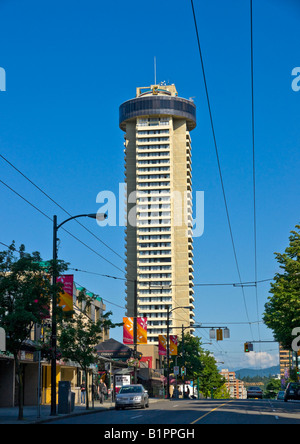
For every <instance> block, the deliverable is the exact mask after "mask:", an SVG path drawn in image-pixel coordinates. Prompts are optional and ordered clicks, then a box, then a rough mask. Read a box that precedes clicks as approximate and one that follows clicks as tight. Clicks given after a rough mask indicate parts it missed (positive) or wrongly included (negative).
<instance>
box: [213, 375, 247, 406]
mask: <svg viewBox="0 0 300 444" xmlns="http://www.w3.org/2000/svg"><path fill="white" fill-rule="evenodd" d="M220 374H221V375H222V376H223V377H224V378H225V379H226V383H225V384H226V387H227V390H228V392H229V394H230V398H234V399H247V390H246V388H245V385H244V382H243V381H240V380H239V379H237V378H236V375H235V372H230V371H229V370H228V369H223V370H222V371H221V372H220Z"/></svg>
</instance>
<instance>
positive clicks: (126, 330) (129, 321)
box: [123, 318, 133, 345]
mask: <svg viewBox="0 0 300 444" xmlns="http://www.w3.org/2000/svg"><path fill="white" fill-rule="evenodd" d="M123 344H126V345H133V318H123Z"/></svg>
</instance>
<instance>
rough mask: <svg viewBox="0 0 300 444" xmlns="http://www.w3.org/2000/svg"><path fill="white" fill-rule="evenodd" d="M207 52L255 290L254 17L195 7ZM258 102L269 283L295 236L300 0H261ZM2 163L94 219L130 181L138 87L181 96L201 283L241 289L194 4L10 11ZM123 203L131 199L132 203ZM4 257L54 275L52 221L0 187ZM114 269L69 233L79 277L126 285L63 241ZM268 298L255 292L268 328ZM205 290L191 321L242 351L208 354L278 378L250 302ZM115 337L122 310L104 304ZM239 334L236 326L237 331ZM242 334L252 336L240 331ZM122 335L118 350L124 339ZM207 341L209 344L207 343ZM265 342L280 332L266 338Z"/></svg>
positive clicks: (3, 172) (227, 8)
mask: <svg viewBox="0 0 300 444" xmlns="http://www.w3.org/2000/svg"><path fill="white" fill-rule="evenodd" d="M194 3H195V11H196V16H197V21H198V28H199V35H200V41H201V46H202V51H203V57H204V63H205V69H206V76H207V83H208V89H209V95H210V100H211V106H212V113H213V118H214V124H215V131H216V137H217V142H218V148H219V155H220V161H221V168H222V172H223V179H224V185H225V190H226V195H227V200H228V207H229V213H230V218H231V223H232V230H233V236H234V240H235V245H236V250H237V257H238V261H239V266H240V270H241V276H242V280H243V281H253V280H254V242H253V182H252V139H251V83H250V15H249V14H250V8H249V4H250V2H249V1H248V0H247V1H246V0H239V1H237V0H228V1H227V2H224V1H222V0H212V1H210V2H204V1H201V0H195V2H194ZM253 8H254V16H253V18H254V87H255V128H256V139H255V143H256V186H257V188H256V190H257V261H258V262H257V263H258V279H259V280H261V279H268V278H272V277H273V276H274V274H275V273H276V272H277V271H278V266H277V263H276V261H275V258H274V252H275V251H278V252H282V251H283V250H284V249H285V248H286V246H287V244H288V237H289V232H290V230H292V229H293V227H294V226H295V225H296V223H298V222H299V191H300V190H299V166H300V165H299V145H300V133H299V117H300V107H299V104H300V91H299V92H295V91H293V90H292V88H291V84H292V80H293V78H292V76H291V72H292V69H293V68H295V67H298V66H300V58H299V47H298V41H299V38H298V29H299V17H300V7H299V5H298V4H297V2H296V1H294V0H272V1H271V0H260V1H258V0H254V1H253ZM0 42H1V45H0V67H3V68H4V69H5V71H6V80H7V82H6V92H3V91H2V92H1V91H0V153H1V154H2V155H3V156H4V157H6V158H7V159H8V160H9V161H10V162H11V163H13V164H14V165H15V166H16V167H17V168H19V169H20V170H21V171H22V172H23V173H24V174H25V175H27V176H28V177H29V178H30V179H31V180H32V181H33V182H34V183H36V184H37V185H38V186H39V187H41V188H42V189H43V190H44V191H45V192H46V193H48V194H49V195H50V196H51V197H52V198H53V199H54V200H55V201H57V202H58V203H59V204H60V205H61V206H62V207H63V208H65V209H66V210H67V211H69V212H70V213H71V214H74V215H75V214H80V213H85V212H88V213H90V212H96V211H97V210H98V209H99V204H97V203H96V196H97V194H98V193H99V192H100V191H103V190H109V191H112V192H114V193H115V194H116V195H117V194H118V190H119V183H122V182H123V181H124V153H123V133H122V131H121V130H120V129H119V126H118V112H119V105H120V104H121V103H122V102H124V101H126V100H128V99H130V98H133V97H134V96H135V88H136V87H137V86H148V85H150V84H153V83H154V69H153V65H154V63H153V60H154V57H156V58H157V79H158V81H167V82H170V83H175V84H176V87H177V90H178V92H179V95H180V96H181V97H185V98H189V97H194V101H195V103H196V106H197V121H198V122H197V123H198V124H197V128H196V129H195V130H194V131H193V132H192V134H191V136H192V148H193V189H194V191H204V193H205V231H204V234H203V236H202V237H199V238H195V240H194V255H195V257H194V262H195V266H194V268H195V272H194V276H195V283H196V284H197V283H232V282H238V281H239V278H238V274H237V269H236V265H235V261H234V256H233V249H232V245H231V240H230V235H229V229H228V224H227V220H226V213H225V207H224V201H223V197H222V190H221V185H220V178H219V174H218V169H217V161H216V155H215V151H214V145H213V139H212V132H211V127H210V121H209V115H208V108H207V101H206V96H205V90H204V84H203V77H202V72H201V66H200V59H199V53H198V47H197V40H196V34H195V28H194V23H193V16H192V10H191V4H190V1H188V0H186V1H184V0H172V1H171V0H163V1H160V2H156V1H147V2H140V1H136V0H132V1H130V2H121V1H119V0H117V1H116V2H99V1H96V0H85V1H84V2H83V1H81V0H77V1H76V2H73V1H72V2H71V1H70V0H63V1H60V2H58V1H57V0H52V1H51V2H50V1H43V2H40V1H38V0H28V1H27V2H24V1H21V0H10V1H8V0H0ZM0 178H1V180H3V181H4V182H6V183H7V184H8V185H9V186H10V187H12V188H13V189H15V190H16V191H17V192H18V193H20V194H21V195H22V196H23V197H25V198H26V199H28V200H29V201H30V202H32V204H34V205H36V206H37V207H38V208H39V209H40V210H41V211H43V212H44V213H45V214H47V215H48V216H49V217H52V216H53V215H54V214H57V215H58V219H59V221H62V220H64V219H65V218H66V217H67V216H66V214H65V213H64V212H63V211H62V210H60V209H59V208H57V207H56V206H55V205H54V204H53V203H52V202H51V201H50V200H48V199H47V198H46V197H45V196H44V195H42V194H41V193H40V192H39V191H38V190H37V189H35V188H34V187H33V186H32V185H31V184H30V183H28V182H27V181H26V180H25V179H24V178H23V177H22V176H20V175H19V174H18V173H17V172H16V171H15V170H13V169H12V168H11V167H10V166H9V165H8V164H7V163H5V162H4V161H3V160H2V159H0ZM121 198H122V199H123V196H122V197H121ZM0 200H1V209H2V211H1V218H0V233H1V235H0V242H4V243H7V244H8V243H10V242H11V241H12V240H15V241H16V244H17V245H20V244H21V243H24V244H25V245H26V248H27V250H28V251H35V250H38V251H40V252H41V255H42V257H43V258H44V259H48V258H50V257H51V255H52V225H51V222H50V220H48V219H47V218H45V217H44V216H43V215H41V214H40V213H39V212H37V211H36V210H34V209H33V208H32V207H30V206H29V205H28V204H27V203H26V202H24V201H23V200H22V199H21V198H19V197H18V196H16V195H15V194H14V193H13V192H11V191H10V190H9V189H7V188H6V187H5V186H4V185H3V184H1V183H0ZM81 222H83V223H84V224H85V225H86V226H87V227H88V228H89V229H90V230H92V231H93V232H94V233H95V234H96V235H97V236H98V237H99V238H100V239H101V240H103V242H105V243H106V244H108V245H109V246H110V247H111V248H112V249H114V250H115V251H117V252H118V254H119V255H121V256H122V257H123V258H124V257H125V256H124V252H125V247H124V229H123V228H122V227H106V228H99V227H98V226H97V225H96V224H95V223H94V222H93V221H92V220H82V221H81ZM66 228H67V229H68V230H70V231H71V232H72V233H73V234H74V235H76V236H77V237H78V238H80V239H81V240H82V241H83V242H85V243H86V244H87V245H89V246H90V247H91V248H93V249H94V250H95V251H97V252H99V254H101V255H102V256H104V257H105V258H106V259H107V260H108V261H110V262H112V263H113V264H115V265H116V267H117V268H115V267H113V265H111V264H110V263H108V262H106V261H105V260H103V259H101V258H100V257H99V256H98V255H96V254H95V253H93V252H91V251H90V250H89V249H87V248H86V247H84V246H83V245H82V244H80V243H78V242H77V241H76V240H74V239H72V238H71V237H70V236H69V235H68V234H66V233H64V232H60V240H61V242H60V247H59V256H60V258H63V259H65V260H66V261H68V262H70V263H71V266H72V267H73V268H78V269H81V270H86V271H92V272H96V273H102V274H107V275H113V276H118V277H121V278H122V277H124V274H123V273H122V272H121V271H120V270H119V269H121V270H124V265H125V264H124V260H123V259H121V258H120V257H119V256H117V255H115V254H114V253H113V252H112V251H111V250H109V249H108V248H106V247H105V246H104V245H103V244H102V243H100V242H99V241H98V240H96V239H95V238H94V237H92V236H91V235H90V234H88V233H87V232H86V231H85V230H83V229H82V228H81V227H79V226H78V225H77V224H76V223H75V222H71V223H70V224H69V225H68V226H66ZM75 281H76V282H78V283H79V284H81V285H83V286H86V287H87V288H88V289H89V290H90V291H92V292H95V293H97V294H99V295H101V296H102V297H103V298H105V299H106V300H108V301H110V302H112V303H114V304H117V305H120V306H124V305H125V299H124V297H125V292H124V290H125V285H124V282H123V281H121V280H112V279H108V278H104V277H100V276H95V275H91V274H87V273H79V272H78V273H75ZM269 288H270V287H269V283H265V284H261V285H259V287H258V304H259V316H260V319H261V315H262V312H263V307H264V304H265V302H266V300H267V297H268V291H269ZM245 300H246V306H247V311H248V316H247V314H246V309H245V304H244V298H243V294H242V291H241V289H240V288H235V287H233V286H231V287H229V286H228V287H227V286H226V287H195V307H196V309H195V314H196V316H195V320H196V321H197V322H199V323H203V324H206V325H208V324H210V323H213V324H218V323H219V324H220V325H222V326H223V325H228V327H230V329H231V339H230V340H226V341H224V342H222V343H219V344H217V343H214V344H213V345H212V346H208V348H209V349H210V350H211V351H213V352H214V353H215V356H216V357H217V359H218V360H219V361H223V362H224V363H225V364H224V365H223V367H226V368H228V367H229V368H238V367H247V366H256V367H260V366H261V367H262V366H268V365H269V364H270V365H273V364H274V363H275V364H276V362H277V358H278V348H277V344H275V343H266V344H262V345H260V346H259V345H256V346H255V350H256V353H255V354H251V356H245V355H244V353H243V343H244V342H245V341H246V340H251V339H255V340H257V339H258V329H257V325H256V324H253V325H252V330H251V329H250V327H249V324H246V323H247V322H248V320H249V319H250V321H251V322H255V321H257V308H256V296H255V290H254V288H246V289H245ZM107 308H108V309H111V310H112V311H113V313H114V315H113V319H114V320H115V321H116V322H118V321H120V319H121V318H122V316H123V315H124V309H122V308H120V307H116V306H114V305H111V304H110V303H107ZM235 323H241V324H235ZM244 323H245V324H244ZM111 335H112V336H113V337H115V338H116V339H118V340H122V332H121V329H117V330H115V331H114V332H111ZM199 335H200V336H203V338H204V342H207V337H208V330H200V331H199ZM260 335H261V338H262V339H266V340H270V339H272V332H271V331H270V330H268V329H266V327H264V326H263V325H261V326H260Z"/></svg>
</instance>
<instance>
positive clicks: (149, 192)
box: [120, 84, 196, 345]
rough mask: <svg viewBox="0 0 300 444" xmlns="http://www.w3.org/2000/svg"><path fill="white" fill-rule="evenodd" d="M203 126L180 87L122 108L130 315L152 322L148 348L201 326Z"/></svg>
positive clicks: (155, 89)
mask: <svg viewBox="0 0 300 444" xmlns="http://www.w3.org/2000/svg"><path fill="white" fill-rule="evenodd" d="M195 127H196V107H195V104H194V103H193V101H192V100H187V99H183V98H180V97H178V93H177V91H176V88H175V85H162V84H161V85H152V86H151V87H145V88H137V90H136V97H135V98H134V99H131V100H128V101H127V102H125V103H123V104H122V105H121V106H120V128H121V129H122V130H123V131H124V132H125V136H124V137H125V142H124V146H125V150H124V152H125V176H126V179H125V181H126V184H127V196H126V198H127V199H126V202H127V219H128V221H127V228H126V265H127V266H126V271H127V283H126V285H127V290H126V293H127V296H126V308H127V316H134V305H135V298H136V297H137V314H138V316H141V317H147V318H148V343H149V344H150V345H151V344H152V345H154V344H158V336H159V335H161V334H166V333H167V313H168V311H169V312H170V311H171V310H173V309H175V308H176V307H188V308H187V309H186V308H185V309H178V310H176V311H173V312H172V313H171V314H170V324H169V325H170V334H177V333H178V334H180V330H179V327H181V326H182V325H184V326H185V327H191V328H190V330H189V332H190V333H193V331H194V329H193V324H194V308H195V307H194V305H193V303H194V290H193V285H194V284H193V279H194V276H193V271H194V269H193V263H194V262H193V239H192V165H191V164H192V161H191V137H190V131H192V130H193V129H194V128H195Z"/></svg>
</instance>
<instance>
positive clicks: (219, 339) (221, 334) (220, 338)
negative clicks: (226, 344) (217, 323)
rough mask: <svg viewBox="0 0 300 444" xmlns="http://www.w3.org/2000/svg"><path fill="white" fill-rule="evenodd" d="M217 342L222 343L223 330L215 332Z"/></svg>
mask: <svg viewBox="0 0 300 444" xmlns="http://www.w3.org/2000/svg"><path fill="white" fill-rule="evenodd" d="M217 341H223V330H222V329H221V328H219V329H218V330H217Z"/></svg>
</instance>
